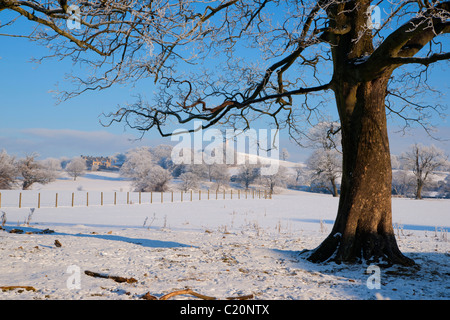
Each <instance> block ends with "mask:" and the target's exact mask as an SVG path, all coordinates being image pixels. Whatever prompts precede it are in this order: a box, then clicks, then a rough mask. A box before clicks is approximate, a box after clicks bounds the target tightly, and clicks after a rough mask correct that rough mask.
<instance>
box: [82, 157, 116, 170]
mask: <svg viewBox="0 0 450 320" xmlns="http://www.w3.org/2000/svg"><path fill="white" fill-rule="evenodd" d="M81 158H83V159H84V160H86V166H87V167H88V169H90V170H102V169H110V170H111V169H117V168H118V167H117V166H116V165H115V164H114V161H113V160H112V159H111V158H109V157H92V156H83V155H82V156H81Z"/></svg>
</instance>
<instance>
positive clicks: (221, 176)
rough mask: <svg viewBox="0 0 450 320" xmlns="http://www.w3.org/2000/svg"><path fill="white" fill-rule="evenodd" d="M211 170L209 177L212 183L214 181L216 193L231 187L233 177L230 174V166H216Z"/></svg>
mask: <svg viewBox="0 0 450 320" xmlns="http://www.w3.org/2000/svg"><path fill="white" fill-rule="evenodd" d="M210 169H211V170H210V171H209V172H210V173H209V176H210V177H211V179H212V181H214V186H215V187H216V191H219V190H220V188H222V187H223V188H226V187H227V186H229V185H230V178H231V176H230V173H229V172H228V166H227V165H226V164H215V165H213V166H212V167H211V168H210Z"/></svg>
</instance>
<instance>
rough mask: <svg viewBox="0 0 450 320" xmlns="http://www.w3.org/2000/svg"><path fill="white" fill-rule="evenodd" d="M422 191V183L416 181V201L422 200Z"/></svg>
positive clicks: (418, 180)
mask: <svg viewBox="0 0 450 320" xmlns="http://www.w3.org/2000/svg"><path fill="white" fill-rule="evenodd" d="M422 189H423V181H422V180H420V179H417V189H416V199H418V200H421V199H422Z"/></svg>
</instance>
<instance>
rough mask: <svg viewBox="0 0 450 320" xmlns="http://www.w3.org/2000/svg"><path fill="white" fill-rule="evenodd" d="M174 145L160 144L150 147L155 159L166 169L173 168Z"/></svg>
mask: <svg viewBox="0 0 450 320" xmlns="http://www.w3.org/2000/svg"><path fill="white" fill-rule="evenodd" d="M172 149H173V147H172V146H169V145H165V144H160V145H158V146H156V147H153V148H151V149H150V152H151V154H152V156H153V159H154V161H155V162H156V163H157V164H158V165H159V166H161V167H162V168H164V169H168V170H171V169H172V168H173V162H172V158H171V153H172Z"/></svg>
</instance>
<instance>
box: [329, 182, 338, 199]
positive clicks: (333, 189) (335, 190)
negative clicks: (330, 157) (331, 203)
mask: <svg viewBox="0 0 450 320" xmlns="http://www.w3.org/2000/svg"><path fill="white" fill-rule="evenodd" d="M330 182H331V188H332V189H331V191H332V192H331V193H332V194H333V197H337V196H338V195H339V192H338V189H337V185H336V179H335V178H334V177H333V178H331V179H330Z"/></svg>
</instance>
